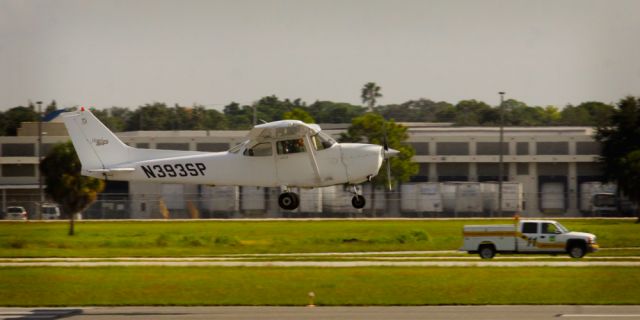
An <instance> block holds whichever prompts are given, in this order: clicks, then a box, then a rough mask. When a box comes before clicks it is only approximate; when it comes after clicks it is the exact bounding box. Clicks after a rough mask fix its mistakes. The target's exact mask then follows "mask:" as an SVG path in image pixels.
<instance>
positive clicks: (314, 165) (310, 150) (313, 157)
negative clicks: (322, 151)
mask: <svg viewBox="0 0 640 320" xmlns="http://www.w3.org/2000/svg"><path fill="white" fill-rule="evenodd" d="M304 143H305V144H306V145H307V149H308V152H307V153H308V154H309V159H311V167H312V168H313V171H314V172H315V173H316V178H317V179H318V182H322V177H321V176H320V167H319V166H318V160H317V159H316V148H314V147H313V142H312V141H311V137H310V136H309V135H308V134H305V135H304Z"/></svg>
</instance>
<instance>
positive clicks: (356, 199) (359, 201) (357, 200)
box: [351, 194, 367, 209]
mask: <svg viewBox="0 0 640 320" xmlns="http://www.w3.org/2000/svg"><path fill="white" fill-rule="evenodd" d="M366 203H367V202H366V201H365V200H364V197H363V196H361V195H359V194H357V195H355V196H353V198H351V205H353V207H354V208H356V209H362V208H364V205H365V204H366Z"/></svg>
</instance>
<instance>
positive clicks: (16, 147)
mask: <svg viewBox="0 0 640 320" xmlns="http://www.w3.org/2000/svg"><path fill="white" fill-rule="evenodd" d="M35 155H36V145H35V144H34V143H4V144H2V156H3V157H34V156H35Z"/></svg>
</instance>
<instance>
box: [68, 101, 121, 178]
mask: <svg viewBox="0 0 640 320" xmlns="http://www.w3.org/2000/svg"><path fill="white" fill-rule="evenodd" d="M63 119H64V124H65V126H66V127H67V131H69V136H71V141H72V142H73V146H74V148H75V149H76V153H77V154H78V157H79V158H80V162H81V163H82V169H83V170H95V169H107V168H110V167H113V166H115V165H118V164H121V163H125V162H127V161H130V160H129V153H130V150H131V149H132V148H130V147H129V146H127V145H126V144H124V143H123V142H122V141H121V140H120V139H118V137H117V136H116V135H115V134H114V133H113V132H111V131H110V130H109V129H108V128H107V127H106V126H105V125H104V124H102V122H100V120H98V118H96V116H94V115H93V114H92V113H91V112H90V111H88V110H86V109H85V108H84V107H83V108H81V109H80V111H78V112H71V113H68V114H65V115H63Z"/></svg>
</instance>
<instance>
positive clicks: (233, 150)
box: [229, 140, 249, 153]
mask: <svg viewBox="0 0 640 320" xmlns="http://www.w3.org/2000/svg"><path fill="white" fill-rule="evenodd" d="M248 142H249V140H247V141H243V142H242V143H238V144H236V145H235V146H233V148H231V149H229V153H238V152H240V149H242V147H243V146H244V145H246V144H247V143H248Z"/></svg>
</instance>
